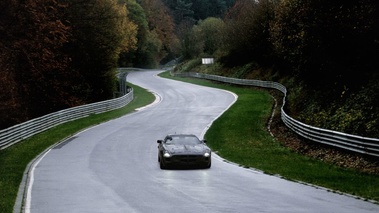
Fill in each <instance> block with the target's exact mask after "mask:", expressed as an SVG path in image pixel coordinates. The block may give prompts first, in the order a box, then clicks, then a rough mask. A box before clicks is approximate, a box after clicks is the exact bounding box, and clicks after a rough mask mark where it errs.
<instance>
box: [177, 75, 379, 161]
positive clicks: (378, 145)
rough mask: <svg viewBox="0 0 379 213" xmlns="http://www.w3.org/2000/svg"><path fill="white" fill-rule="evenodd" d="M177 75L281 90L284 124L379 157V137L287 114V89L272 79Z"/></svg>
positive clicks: (316, 138) (308, 135)
mask: <svg viewBox="0 0 379 213" xmlns="http://www.w3.org/2000/svg"><path fill="white" fill-rule="evenodd" d="M173 75H175V76H182V77H193V78H203V79H208V80H214V81H220V82H225V83H231V84H238V85H248V86H257V87H265V88H273V89H277V90H279V91H281V92H282V93H283V95H284V97H283V105H282V107H281V118H282V121H283V122H284V124H285V125H286V126H287V127H288V128H290V129H291V130H293V131H294V132H295V133H297V134H298V135H300V136H302V137H304V138H307V139H309V140H312V141H314V142H318V143H322V144H327V145H330V146H334V147H338V148H342V149H346V150H350V151H353V152H357V153H361V154H365V155H370V156H375V157H379V139H378V138H367V137H362V136H357V135H351V134H346V133H342V132H337V131H332V130H328V129H321V128H318V127H313V126H310V125H307V124H304V123H301V122H300V121H297V120H295V119H294V118H291V117H290V116H288V115H287V113H286V112H285V111H284V105H285V100H286V95H287V89H286V87H285V86H283V85H282V84H279V83H277V82H271V81H260V80H248V79H237V78H227V77H223V76H217V75H207V74H202V73H175V74H173Z"/></svg>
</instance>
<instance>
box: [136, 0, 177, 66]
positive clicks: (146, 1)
mask: <svg viewBox="0 0 379 213" xmlns="http://www.w3.org/2000/svg"><path fill="white" fill-rule="evenodd" d="M140 4H141V6H142V8H143V9H144V10H145V14H146V17H147V20H148V23H149V30H150V31H151V32H152V33H153V34H156V35H158V38H159V40H160V41H161V42H162V49H161V50H160V51H159V56H158V58H159V60H158V62H161V60H162V59H164V58H168V59H170V58H174V57H176V56H177V54H178V53H179V52H178V50H179V41H178V39H177V37H176V35H175V23H174V21H173V19H172V17H171V16H170V14H171V13H170V11H169V9H168V8H167V7H166V6H165V5H164V3H163V2H162V1H161V0H141V3H140Z"/></svg>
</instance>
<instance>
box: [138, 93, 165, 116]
mask: <svg viewBox="0 0 379 213" xmlns="http://www.w3.org/2000/svg"><path fill="white" fill-rule="evenodd" d="M148 91H149V92H151V93H153V95H154V96H155V100H154V102H153V103H151V104H149V105H146V106H143V107H140V108H137V109H136V111H141V110H144V109H146V108H149V107H152V106H154V105H156V104H159V103H160V102H162V97H161V96H160V95H159V94H158V93H155V92H153V91H151V90H148Z"/></svg>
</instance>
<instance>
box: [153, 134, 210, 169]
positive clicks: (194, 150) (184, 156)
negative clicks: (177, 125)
mask: <svg viewBox="0 0 379 213" xmlns="http://www.w3.org/2000/svg"><path fill="white" fill-rule="evenodd" d="M157 143H158V162H159V165H160V168H161V169H167V168H169V167H174V166H184V167H194V166H200V167H202V168H210V167H211V149H210V148H209V147H208V146H207V145H206V144H205V143H206V141H205V140H200V139H199V138H198V137H197V136H195V135H193V134H170V135H167V136H166V137H165V138H164V139H163V140H157Z"/></svg>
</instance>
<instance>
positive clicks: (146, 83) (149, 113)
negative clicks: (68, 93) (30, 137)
mask: <svg viewBox="0 0 379 213" xmlns="http://www.w3.org/2000/svg"><path fill="white" fill-rule="evenodd" d="M159 72H161V71H159V70H155V71H154V70H150V71H142V72H132V73H130V74H129V75H128V81H129V82H131V83H133V84H137V85H140V86H142V87H144V88H146V89H149V90H150V91H152V92H154V93H155V94H156V96H157V100H156V102H155V103H154V104H152V105H150V106H148V107H145V108H142V109H139V110H138V111H137V112H134V113H131V114H129V115H126V116H124V117H121V118H119V119H115V120H113V121H110V122H107V123H104V124H101V125H98V126H95V127H92V128H90V129H88V130H86V131H83V132H81V133H79V134H77V135H75V136H74V137H72V138H70V139H68V140H67V141H65V142H63V143H61V144H60V145H58V146H56V147H54V148H52V149H51V150H49V151H48V152H46V153H45V155H43V156H42V157H41V158H40V159H38V161H36V162H35V163H34V165H33V166H32V167H31V170H30V178H29V181H28V185H27V192H28V193H27V198H26V202H25V209H24V210H25V212H32V213H52V212H54V213H58V212H65V213H66V212H70V213H71V212H78V213H79V212H80V213H83V212H89V213H95V212H101V213H104V212H106V213H108V212H111V213H113V212H120V213H121V212H122V213H131V212H141V213H149V212H165V213H170V212H175V213H176V212H181V213H185V212H207V213H209V212H233V213H235V212H239V213H241V212H270V213H272V212H291V213H294V212H344V213H346V212H352V213H357V212H359V213H362V212H379V206H378V205H375V204H372V203H370V202H365V201H363V200H359V199H356V198H353V197H350V196H346V195H339V194H336V193H331V192H328V191H327V190H325V189H320V188H316V187H312V186H307V185H304V184H300V183H295V182H290V181H287V180H284V179H281V178H279V177H275V176H270V175H266V174H263V173H261V172H258V171H254V170H250V169H244V168H241V167H239V166H236V165H234V164H231V163H227V162H224V161H223V160H222V159H221V158H220V157H218V156H217V155H215V154H214V153H213V158H212V168H210V169H194V170H161V169H160V168H159V163H158V160H157V143H156V141H157V139H162V138H163V137H164V136H165V135H166V134H168V133H193V134H196V135H197V136H199V137H200V139H202V138H203V135H204V133H205V131H206V129H207V128H208V126H209V125H210V124H211V122H212V121H213V120H214V119H216V118H217V117H218V116H219V115H220V114H222V113H223V112H224V111H225V110H226V109H227V108H228V107H229V106H230V105H231V104H233V103H234V101H235V99H236V97H235V95H233V94H231V93H229V92H226V91H222V90H217V89H212V88H206V87H201V86H196V85H191V84H187V83H182V82H177V81H173V80H167V79H163V78H159V77H157V76H156V75H157V74H158V73H159ZM336 181H338V180H336Z"/></svg>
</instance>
